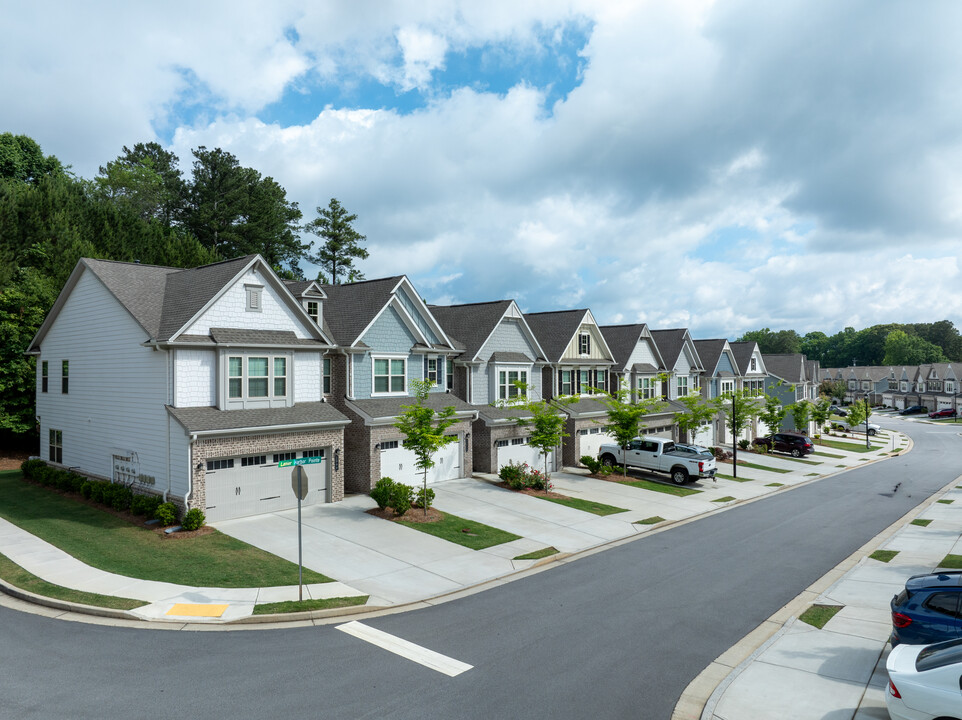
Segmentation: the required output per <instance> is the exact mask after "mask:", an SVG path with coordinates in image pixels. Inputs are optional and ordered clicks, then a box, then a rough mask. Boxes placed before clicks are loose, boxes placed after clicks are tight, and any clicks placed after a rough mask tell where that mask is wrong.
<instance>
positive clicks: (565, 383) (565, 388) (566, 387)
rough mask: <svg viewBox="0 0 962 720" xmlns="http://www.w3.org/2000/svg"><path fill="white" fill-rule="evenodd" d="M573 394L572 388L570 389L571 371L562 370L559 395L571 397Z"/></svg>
mask: <svg viewBox="0 0 962 720" xmlns="http://www.w3.org/2000/svg"><path fill="white" fill-rule="evenodd" d="M573 392H574V388H572V387H571V371H570V370H562V371H561V394H562V395H571V394H573Z"/></svg>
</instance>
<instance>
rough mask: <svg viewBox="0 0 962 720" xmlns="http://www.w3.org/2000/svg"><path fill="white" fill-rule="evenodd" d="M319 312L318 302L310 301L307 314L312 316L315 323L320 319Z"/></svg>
mask: <svg viewBox="0 0 962 720" xmlns="http://www.w3.org/2000/svg"><path fill="white" fill-rule="evenodd" d="M317 310H318V304H317V300H308V301H307V314H308V315H310V317H311V320H313V321H314V322H315V323H316V322H317V318H318V312H317Z"/></svg>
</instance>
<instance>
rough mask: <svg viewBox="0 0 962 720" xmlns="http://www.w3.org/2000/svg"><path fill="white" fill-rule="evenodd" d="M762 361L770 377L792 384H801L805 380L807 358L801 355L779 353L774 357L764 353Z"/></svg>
mask: <svg viewBox="0 0 962 720" xmlns="http://www.w3.org/2000/svg"><path fill="white" fill-rule="evenodd" d="M762 360H764V361H765V368H766V369H767V370H768V372H769V374H770V375H774V376H775V377H778V378H781V379H782V380H786V381H787V382H790V383H799V382H803V381H804V380H805V366H804V363H805V356H804V355H802V354H801V353H777V354H772V355H768V354H765V353H762Z"/></svg>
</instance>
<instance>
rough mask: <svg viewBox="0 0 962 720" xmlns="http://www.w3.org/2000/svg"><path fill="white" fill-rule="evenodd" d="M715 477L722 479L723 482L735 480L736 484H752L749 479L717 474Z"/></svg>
mask: <svg viewBox="0 0 962 720" xmlns="http://www.w3.org/2000/svg"><path fill="white" fill-rule="evenodd" d="M715 477H720V478H722V479H723V480H734V481H735V482H751V481H752V479H751V478H747V477H735V476H734V475H725V474H724V473H720V472H716V473H715Z"/></svg>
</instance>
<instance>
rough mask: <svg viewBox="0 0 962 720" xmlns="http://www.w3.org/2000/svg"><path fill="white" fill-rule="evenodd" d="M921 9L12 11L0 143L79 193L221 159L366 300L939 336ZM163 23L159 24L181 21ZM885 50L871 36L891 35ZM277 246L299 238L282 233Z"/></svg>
mask: <svg viewBox="0 0 962 720" xmlns="http://www.w3.org/2000/svg"><path fill="white" fill-rule="evenodd" d="M960 16H962V6H958V5H957V4H956V3H950V2H929V3H924V4H921V5H919V4H912V5H911V6H908V5H904V4H896V3H890V4H881V5H880V4H878V3H876V2H872V1H870V0H853V1H852V2H848V3H837V2H830V1H829V0H807V1H806V2H801V0H797V1H796V0H785V1H784V2H779V3H759V2H751V1H749V0H714V1H712V0H686V1H684V2H681V1H680V2H673V3H654V2H640V1H639V2H627V3H625V2H612V3H607V2H601V1H597V2H595V1H592V2H589V1H587V0H583V1H580V2H579V1H570V2H561V1H558V0H532V1H531V2H525V3H518V2H516V1H515V2H505V1H502V0H492V1H491V2H488V3H484V4H483V5H482V4H478V3H469V2H460V3H459V2H443V1H441V0H437V1H426V2H425V1H422V2H397V3H392V4H390V5H385V4H382V3H375V2H352V3H324V4H309V3H305V2H302V1H300V0H278V2H274V3H257V2H254V1H253V0H250V1H248V0H240V1H237V2H219V1H215V2H210V3H203V4H197V3H187V2H180V1H179V0H178V1H175V2H172V3H168V4H165V5H164V6H162V7H161V6H156V7H154V6H152V5H150V6H143V7H142V6H141V5H140V4H136V3H135V4H126V5H122V6H117V5H116V4H114V3H106V2H103V3H101V2H91V3H87V4H84V5H83V6H82V7H81V6H76V7H75V6H72V5H64V4H63V3H57V2H53V1H51V2H44V1H39V2H35V3H29V4H27V3H22V4H19V5H17V6H14V7H11V8H8V9H7V11H6V12H5V13H4V17H3V19H2V20H0V26H2V28H3V30H4V37H5V38H6V40H5V43H4V44H3V45H2V46H0V62H2V63H3V67H4V68H5V72H4V74H3V76H2V77H0V91H2V92H3V96H4V97H8V98H17V102H11V103H3V104H2V105H0V129H2V130H4V131H12V132H16V133H25V134H27V135H30V136H32V137H34V138H35V139H36V140H37V141H38V142H40V143H41V145H42V146H43V147H44V149H45V150H46V151H47V152H52V153H54V154H56V155H57V156H58V157H60V158H61V159H62V160H63V161H65V162H68V163H71V164H72V165H73V167H74V169H75V171H76V172H78V173H79V174H81V175H83V176H85V177H92V176H93V175H95V174H96V172H97V168H98V167H99V166H100V165H103V164H105V163H106V162H107V161H109V160H111V159H113V158H114V157H116V156H117V155H118V154H119V153H120V152H121V149H122V147H123V146H124V145H132V144H134V143H136V142H140V141H148V140H157V141H159V142H161V143H163V144H164V145H165V146H167V147H169V148H170V149H172V150H174V151H175V152H177V153H178V155H179V157H180V158H181V167H182V168H183V169H184V170H185V171H189V167H190V151H191V149H192V148H195V147H197V146H199V145H206V146H208V147H222V148H224V149H226V150H229V151H230V152H232V153H234V154H235V155H237V157H238V158H239V160H240V162H241V163H242V164H244V165H249V166H251V167H255V168H257V169H258V170H260V171H261V172H262V173H264V174H267V175H271V176H273V177H274V178H275V179H276V180H277V181H278V182H280V183H281V184H282V185H283V186H284V187H285V188H286V189H287V191H288V196H289V197H290V198H291V199H294V200H297V201H298V203H299V204H300V206H301V208H302V210H304V211H305V221H307V220H310V219H312V218H313V217H314V213H313V209H314V208H315V207H316V206H318V205H326V204H327V202H328V200H329V199H330V198H331V197H337V198H338V199H339V200H340V201H341V202H342V204H343V205H344V206H345V207H347V208H348V209H349V210H350V211H351V212H355V213H357V215H358V222H357V227H358V229H359V230H360V231H361V232H362V233H364V234H365V235H366V236H367V238H368V247H369V250H370V251H371V257H370V258H369V260H367V261H365V262H363V263H362V270H363V272H365V274H366V275H367V276H368V277H377V276H379V275H387V274H394V273H397V272H405V273H407V274H408V275H409V276H410V277H411V278H412V280H413V281H414V282H415V284H416V285H417V286H418V287H419V289H420V290H421V292H422V294H423V295H424V296H425V297H426V298H427V299H428V300H430V301H431V302H438V303H445V302H474V301H482V300H491V299H497V298H502V297H513V298H516V299H517V300H518V301H519V304H520V305H521V306H522V308H524V309H528V310H532V311H534V310H551V309H563V308H570V307H590V308H591V309H592V311H593V312H594V314H595V316H596V317H597V318H598V319H599V320H600V321H601V322H632V321H645V322H648V323H649V324H651V325H652V327H656V328H657V327H675V326H682V325H684V326H688V327H690V328H691V329H692V331H693V333H694V334H695V336H696V337H718V336H727V337H732V338H734V337H736V336H738V335H739V334H741V333H743V332H745V331H746V330H750V329H755V328H758V327H763V326H768V327H772V328H776V329H778V328H784V327H791V328H795V329H797V330H799V331H801V332H805V331H808V330H813V329H821V330H825V331H827V332H832V331H834V330H837V329H840V328H842V327H844V326H846V325H852V326H855V327H863V326H867V325H870V324H874V323H881V322H916V321H934V320H939V319H943V318H948V319H950V320H953V321H954V322H955V323H956V324H957V325H962V294H960V293H958V287H959V285H960V276H959V274H960V270H959V255H960V252H959V251H960V248H962V243H960V236H962V211H960V210H959V208H960V207H962V202H960V200H962V107H960V106H962V97H960V95H959V93H958V91H957V87H958V77H959V76H960V71H962V46H960V45H959V43H958V42H957V41H956V38H955V34H954V28H956V27H958V26H959V24H960V20H962V17H960ZM185 18H189V19H190V20H189V22H188V21H186V20H185ZM893 38H898V42H895V41H893ZM305 239H310V237H309V236H306V237H305Z"/></svg>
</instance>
